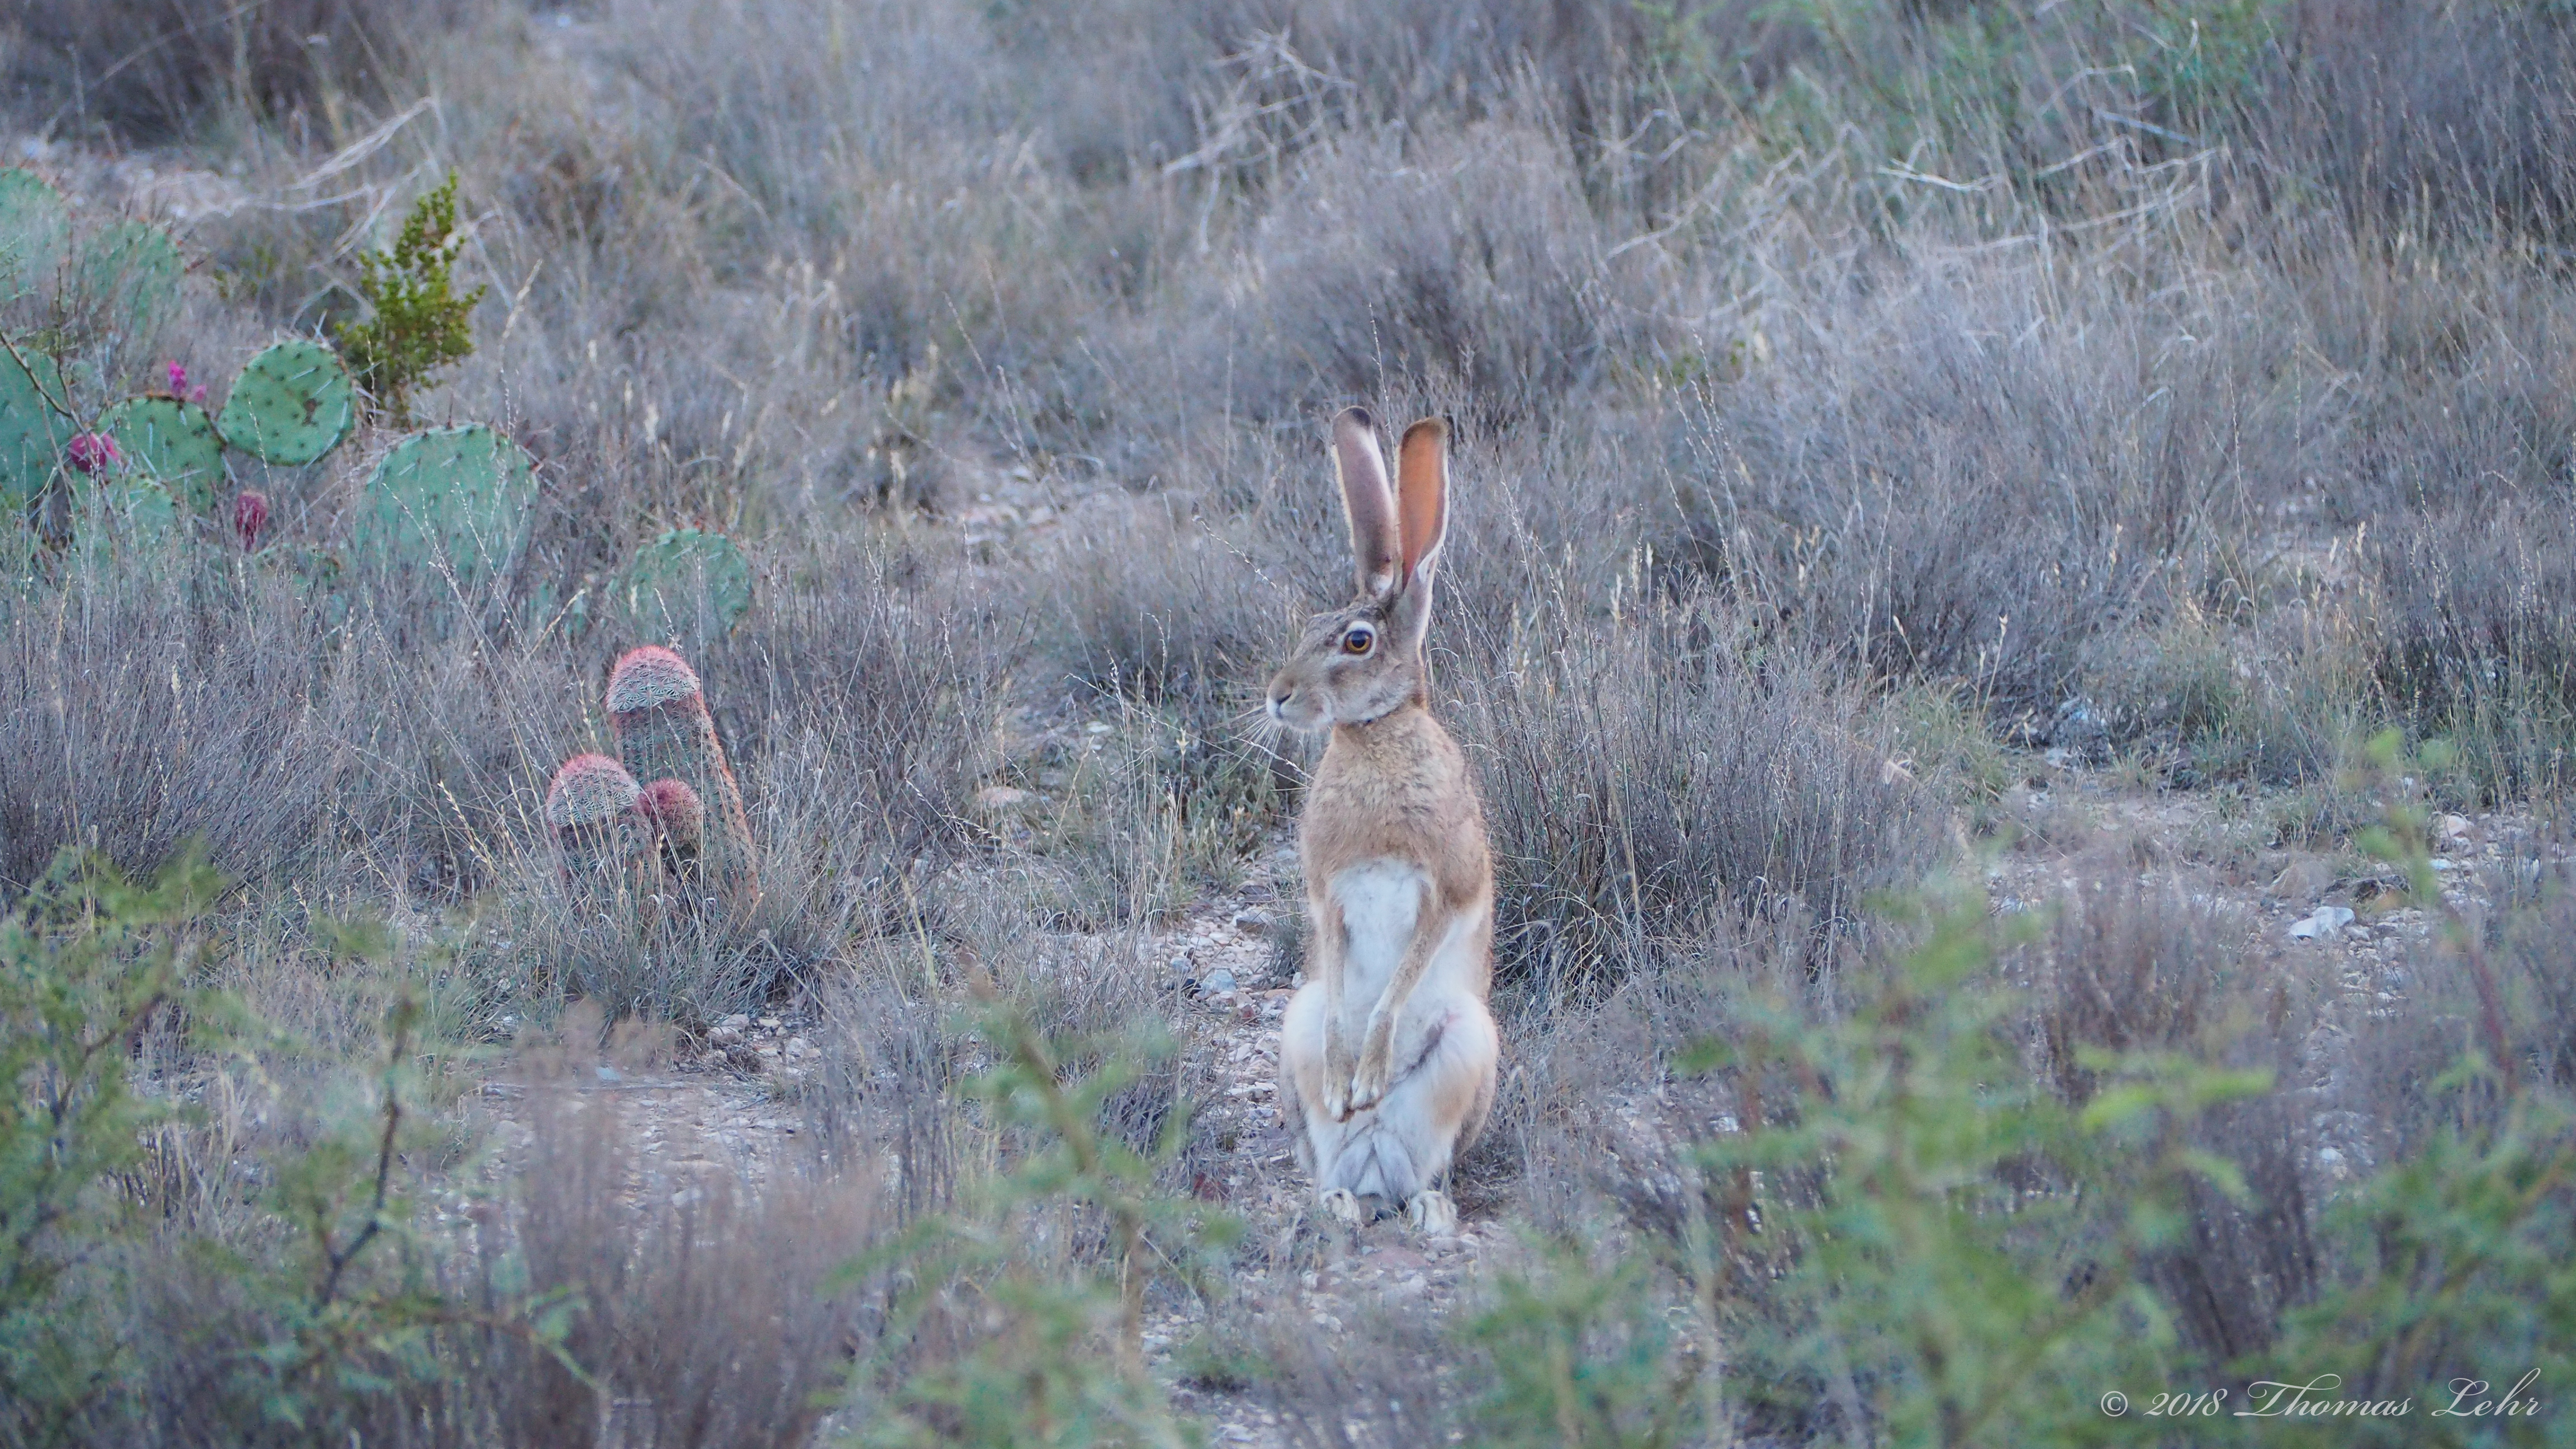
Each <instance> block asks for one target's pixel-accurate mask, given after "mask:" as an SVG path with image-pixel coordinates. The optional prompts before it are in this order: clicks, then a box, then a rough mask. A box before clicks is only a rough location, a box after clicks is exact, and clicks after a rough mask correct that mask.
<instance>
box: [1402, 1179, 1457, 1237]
mask: <svg viewBox="0 0 2576 1449" xmlns="http://www.w3.org/2000/svg"><path fill="white" fill-rule="evenodd" d="M1404 1220H1405V1221H1406V1222H1408V1223H1411V1224H1413V1229H1414V1231H1415V1232H1420V1233H1454V1232H1456V1231H1458V1205H1457V1204H1456V1203H1454V1202H1451V1201H1450V1200H1449V1194H1447V1193H1445V1192H1442V1191H1441V1190H1440V1189H1438V1188H1436V1187H1426V1188H1424V1189H1423V1190H1422V1191H1420V1192H1417V1193H1415V1194H1414V1195H1413V1201H1411V1202H1408V1203H1406V1204H1405V1205H1404Z"/></svg>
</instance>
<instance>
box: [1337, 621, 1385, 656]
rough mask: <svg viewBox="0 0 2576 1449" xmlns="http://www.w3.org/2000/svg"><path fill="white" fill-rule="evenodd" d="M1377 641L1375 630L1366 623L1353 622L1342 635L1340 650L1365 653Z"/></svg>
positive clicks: (1347, 652) (1350, 652) (1346, 652)
mask: <svg viewBox="0 0 2576 1449" xmlns="http://www.w3.org/2000/svg"><path fill="white" fill-rule="evenodd" d="M1376 643H1377V631H1376V630H1375V629H1372V628H1370V627H1369V626H1368V625H1366V624H1353V625H1352V626H1351V627H1350V628H1349V629H1348V630H1347V631H1346V632H1344V633H1343V635H1342V652H1343V653H1345V654H1366V653H1367V652H1369V650H1370V648H1372V647H1373V646H1375V645H1376Z"/></svg>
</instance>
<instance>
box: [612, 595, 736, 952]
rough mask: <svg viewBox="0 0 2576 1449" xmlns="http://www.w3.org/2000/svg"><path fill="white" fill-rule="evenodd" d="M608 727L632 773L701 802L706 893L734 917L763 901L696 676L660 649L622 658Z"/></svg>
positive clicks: (733, 790) (727, 771) (721, 751)
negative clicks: (674, 784)
mask: <svg viewBox="0 0 2576 1449" xmlns="http://www.w3.org/2000/svg"><path fill="white" fill-rule="evenodd" d="M608 719H609V723H610V724H611V725H613V726H614V727H615V728H616V730H617V753H618V755H619V757H620V758H622V759H624V760H625V762H626V768H627V769H628V770H629V771H630V772H632V773H634V774H637V775H641V776H643V777H644V778H645V779H648V780H653V781H656V782H659V781H662V780H665V779H669V780H677V781H679V782H680V783H681V784H683V785H686V786H687V787H688V788H689V790H690V791H691V793H693V794H695V795H696V796H697V797H698V800H699V802H700V804H701V807H702V812H701V813H702V818H703V821H704V824H703V826H702V834H701V837H700V844H699V852H700V860H701V865H700V867H699V868H700V869H701V870H702V871H703V872H704V877H703V879H704V888H705V889H707V890H710V891H712V892H714V893H715V894H716V895H718V896H719V897H720V898H721V899H722V900H724V901H725V902H726V904H727V906H728V907H729V908H731V909H734V910H741V909H744V908H746V907H748V906H749V905H750V904H751V903H752V902H753V901H754V900H756V899H758V897H759V894H760V867H759V857H758V852H757V851H756V849H755V848H754V846H753V844H752V839H751V821H750V818H749V817H748V816H746V815H745V814H744V813H743V808H742V789H741V787H740V786H739V785H737V784H736V783H735V782H734V777H733V767H732V766H731V765H729V764H727V763H726V761H725V754H724V745H723V744H722V742H720V741H719V740H718V739H717V738H716V724H715V720H714V719H713V718H712V717H710V716H709V715H708V713H707V701H706V696H705V694H704V693H703V692H702V691H701V690H700V689H699V687H698V674H697V671H696V670H694V669H691V668H690V667H689V665H688V661H686V660H684V659H682V658H681V657H680V656H679V655H677V654H674V653H672V652H671V651H670V650H668V649H664V648H662V647H660V646H659V645H646V646H645V647H644V648H641V649H632V650H629V651H627V653H626V656H625V657H624V658H622V659H620V660H618V661H617V668H616V669H615V670H614V671H612V672H611V673H610V674H609V676H608Z"/></svg>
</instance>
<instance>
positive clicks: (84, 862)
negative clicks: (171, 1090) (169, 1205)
mask: <svg viewBox="0 0 2576 1449" xmlns="http://www.w3.org/2000/svg"><path fill="white" fill-rule="evenodd" d="M219 884H220V883H219V881H218V880H217V878H216V877H215V874H214V872H213V871H212V870H211V869H209V868H208V867H207V865H206V863H205V859H204V857H203V856H202V854H195V853H192V854H188V855H183V856H182V857H180V859H179V860H177V861H176V862H174V863H173V864H172V865H171V866H170V867H169V868H167V869H166V870H164V871H162V872H161V874H160V875H159V876H157V877H155V878H154V879H153V881H152V882H151V883H150V884H148V885H137V884H134V883H132V882H129V881H127V880H125V879H124V878H123V877H122V876H120V875H118V874H117V873H116V872H115V870H114V869H113V868H111V867H109V866H107V865H105V864H103V863H101V862H99V861H97V860H95V859H93V858H90V857H86V856H83V855H80V854H78V853H76V852H73V851H69V850H66V851H64V852H63V853H62V854H61V855H59V856H58V857H56V859H55V861H54V865H53V868H52V869H51V870H50V871H48V872H47V873H46V875H45V877H44V879H43V880H41V881H40V882H38V883H37V885H36V887H35V889H34V890H32V891H30V892H29V893H28V895H27V896H26V898H25V899H24V900H23V901H21V902H20V903H19V904H18V907H17V909H16V910H15V911H13V912H12V913H11V914H10V916H9V917H8V919H7V920H6V921H5V922H0V1443H8V1444H46V1443H54V1442H58V1441H61V1440H63V1439H64V1438H65V1436H66V1435H67V1434H68V1433H69V1431H70V1428H71V1425H72V1424H73V1423H74V1422H75V1421H76V1420H77V1418H78V1416H79V1415H80V1414H81V1412H82V1411H83V1410H84V1409H85V1408H86V1407H87V1406H88V1405H89V1404H90V1403H92V1402H93V1401H95V1400H97V1399H99V1398H101V1397H103V1396H105V1395H107V1394H109V1393H111V1392H112V1391H113V1390H114V1389H115V1388H116V1385H117V1362H116V1356H117V1343H116V1337H115V1335H114V1333H113V1332H112V1331H111V1322H110V1319H109V1318H108V1316H107V1314H106V1313H105V1312H104V1311H103V1309H104V1304H102V1303H100V1302H94V1301H86V1300H88V1299H89V1297H90V1296H91V1294H92V1292H93V1291H94V1289H93V1286H92V1284H91V1283H90V1282H88V1281H86V1280H84V1279H82V1278H81V1277H79V1276H78V1275H76V1274H75V1272H74V1269H75V1268H76V1267H77V1266H78V1265H79V1264H81V1263H82V1262H83V1261H84V1260H85V1259H88V1258H90V1257H92V1256H94V1255H99V1254H102V1253H105V1252H108V1251H109V1250H111V1249H112V1247H113V1246H114V1245H115V1244H116V1242H117V1241H118V1240H119V1239H120V1238H121V1237H123V1236H125V1235H127V1234H130V1233H132V1232H134V1231H136V1230H137V1228H136V1224H135V1223H134V1221H133V1219H132V1217H131V1215H130V1208H131V1204H130V1203H129V1202H127V1201H126V1200H124V1198H123V1197H122V1195H121V1194H119V1193H118V1192H117V1191H116V1189H115V1186H114V1179H115V1177H116V1175H117V1174H119V1173H123V1172H126V1171H128V1170H130V1169H132V1168H133V1167H134V1166H136V1165H137V1164H138V1163H139V1162H140V1161H141V1160H142V1157H143V1144H142V1133H143V1132H144V1130H145V1129H146V1128H148V1127H149V1126H151V1125H152V1124H154V1123H156V1122H159V1121H162V1120H165V1119H167V1118H168V1117H170V1116H171V1115H172V1114H173V1111H174V1110H175V1109H174V1108H173V1106H172V1105H171V1103H170V1102H169V1101H168V1100H167V1099H157V1098H155V1097H152V1096H150V1095H147V1094H145V1093H142V1092H139V1091H137V1090H136V1087H135V1084H134V1082H133V1081H132V1080H131V1079H130V1075H129V1072H128V1058H129V1056H130V1054H131V1053H132V1052H133V1051H134V1049H135V1046H136V1043H137V1041H138V1039H139V1038H141V1037H142V1036H143V1035H144V1034H145V1033H146V1032H147V1031H149V1030H150V1029H152V1027H153V1025H154V1023H155V1021H156V1019H158V1018H160V1017H162V1016H163V1015H165V1014H166V1013H168V1012H169V1011H170V1009H171V1008H173V1006H174V1004H175V1003H180V1002H183V1001H184V999H185V996H186V987H185V977H186V974H187V968H186V958H187V955H188V953H189V950H190V948H191V947H192V946H193V944H194V940H193V932H192V930H191V927H192V925H193V923H194V922H195V921H196V920H197V918H198V916H199V915H200V914H201V913H202V912H203V911H204V910H205V908H206V906H207V905H208V903H209V902H211V901H212V899H213V898H214V895H215V893H216V890H217V889H218V887H219Z"/></svg>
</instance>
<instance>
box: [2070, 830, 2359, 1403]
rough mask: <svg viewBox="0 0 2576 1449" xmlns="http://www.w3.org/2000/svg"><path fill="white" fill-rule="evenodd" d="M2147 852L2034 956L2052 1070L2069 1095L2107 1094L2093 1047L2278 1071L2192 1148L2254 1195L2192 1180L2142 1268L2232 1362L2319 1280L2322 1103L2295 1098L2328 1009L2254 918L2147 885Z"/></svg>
mask: <svg viewBox="0 0 2576 1449" xmlns="http://www.w3.org/2000/svg"><path fill="white" fill-rule="evenodd" d="M2147 854H2148V852H2147V850H2146V847H2145V843H2144V842H2133V843H2131V844H2130V845H2129V846H2127V847H2126V848H2119V849H2113V850H2111V851H2108V852H2105V853H2104V854H2103V855H2102V856H2101V857H2099V858H2097V859H2095V860H2094V861H2092V862H2089V863H2087V864H2086V865H2085V866H2083V867H2082V868H2080V869H2079V870H2078V872H2077V876H2076V883H2075V885H2074V887H2073V889H2072V890H2071V891H2069V892H2068V893H2067V894H2066V895H2064V896H2063V897H2061V898H2059V899H2058V900H2057V901H2055V902H2053V905H2054V908H2055V916H2054V919H2052V920H2051V921H2050V923H2049V924H2048V926H2047V927H2045V928H2044V934H2043V935H2042V936H2041V938H2040V940H2039V941H2038V943H2036V944H2035V945H2034V946H2032V947H2030V948H2029V949H2028V951H2027V954H2026V960H2027V962H2028V968H2029V969H2030V970H2031V972H2032V974H2033V975H2034V977H2035V978H2036V981H2035V984H2036V986H2037V993H2036V994H2037V1002H2036V1004H2037V1007H2038V1018H2039V1020H2038V1026H2039V1033H2038V1034H2039V1040H2040V1043H2041V1049H2042V1052H2043V1055H2044V1057H2045V1070H2046V1071H2047V1073H2048V1075H2049V1079H2050V1080H2051V1081H2052V1082H2053V1083H2054V1085H2055V1087H2056V1089H2057V1090H2058V1092H2059V1093H2061V1094H2062V1095H2064V1096H2065V1097H2066V1098H2067V1100H2069V1101H2072V1102H2077V1103H2082V1102H2086V1101H2090V1100H2091V1099H2092V1098H2093V1096H2094V1095H2095V1094H2096V1093H2097V1092H2099V1091H2100V1090H2101V1089H2102V1088H2103V1086H2104V1085H2105V1083H2104V1079H2103V1077H2102V1075H2101V1069H2100V1067H2099V1064H2098V1062H2088V1061H2087V1060H2086V1058H2087V1055H2088V1054H2089V1053H2109V1054H2114V1055H2125V1054H2131V1053H2181V1054H2184V1055H2187V1056H2190V1057H2192V1058H2195V1059H2198V1060H2204V1061H2211V1062H2217V1063H2221V1064H2224V1065H2226V1066H2229V1067H2236V1068H2246V1067H2251V1068H2256V1069H2259V1070H2262V1071H2265V1072H2268V1073H2270V1074H2271V1075H2272V1078H2273V1084H2272V1087H2271V1089H2270V1090H2269V1091H2268V1092H2265V1093H2263V1094H2261V1095H2258V1096H2254V1097H2250V1098H2245V1099H2241V1100H2237V1101H2231V1102H2228V1103H2225V1104H2224V1105H2222V1106H2220V1107H2218V1108H2217V1109H2215V1110H2213V1111H2211V1112H2209V1113H2206V1114H2204V1115H2203V1116H2202V1117H2201V1118H2200V1120H2199V1121H2198V1122H2197V1123H2196V1124H2195V1125H2194V1127H2193V1132H2192V1136H2193V1142H2194V1145H2195V1146H2197V1147H2199V1148H2201V1149H2202V1150H2205V1151H2208V1152H2210V1153H2212V1154H2214V1155H2216V1156H2217V1157H2220V1158H2223V1159H2225V1160H2226V1161H2227V1162H2229V1163H2231V1164H2232V1165H2233V1166H2234V1167H2235V1169H2236V1171H2237V1172H2238V1173H2239V1174H2240V1175H2241V1177H2242V1179H2243V1182H2244V1186H2245V1193H2244V1195H2243V1197H2241V1198H2237V1197H2233V1196H2231V1195H2230V1194H2228V1193H2227V1192H2225V1191H2223V1190H2221V1189H2220V1188H2219V1187H2218V1186H2216V1185H2215V1184H2213V1183H2210V1182H2206V1181H2198V1180H2196V1181H2195V1182H2194V1183H2193V1185H2192V1187H2191V1188H2190V1189H2189V1192H2188V1197H2189V1212H2190V1228H2189V1231H2188V1233H2187V1234H2186V1236H2185V1240H2184V1241H2183V1242H2182V1243H2180V1244H2178V1245H2176V1246H2175V1247H2173V1248H2170V1249H2167V1250H2164V1251H2160V1252H2158V1253H2156V1254H2155V1255H2153V1257H2152V1259H2151V1260H2150V1262H2149V1263H2148V1264H2147V1267H2146V1277H2147V1279H2148V1281H2149V1282H2151V1283H2153V1284H2154V1285H2155V1287H2156V1288H2157V1289H2158V1291H2159V1292H2160V1293H2161V1294H2162V1295H2163V1298H2164V1301H2165V1302H2166V1303H2167V1304H2169V1305H2171V1307H2172V1308H2173V1310H2174V1312H2175V1314H2176V1316H2177V1318H2178V1319H2179V1321H2180V1326H2181V1327H2182V1330H2183V1332H2184V1334H2185V1335H2186V1337H2187V1338H2188V1339H2189V1341H2190V1342H2191V1344H2192V1346H2193V1347H2194V1348H2195V1349H2197V1350H2198V1351H2200V1352H2202V1353H2205V1354H2207V1355H2209V1356H2210V1357H2211V1358H2212V1359H2213V1360H2215V1361H2220V1362H2226V1361H2232V1360H2235V1359H2237V1358H2238V1357H2240V1356H2242V1355H2244V1354H2248V1353H2253V1352H2256V1351H2258V1350H2260V1349H2262V1348H2263V1347H2265V1346H2266V1345H2267V1344H2269V1343H2270V1341H2271V1339H2272V1336H2273V1334H2274V1333H2275V1332H2276V1331H2277V1329H2278V1327H2279V1324H2280V1321H2281V1315H2282V1314H2283V1313H2284V1312H2286V1311H2288V1310H2289V1309H2291V1308H2293V1307H2296V1306H2297V1305H2299V1304H2301V1303H2304V1302H2306V1301H2307V1300H2308V1299H2309V1298H2310V1297H2312V1296H2313V1295H2314V1294H2315V1293H2316V1291H2317V1289H2318V1286H2319V1284H2320V1281H2321V1279H2320V1273H2321V1267H2320V1259H2319V1254H2318V1249H2317V1244H2316V1242H2315V1241H2314V1239H2313V1237H2312V1235H2311V1226H2312V1223H2313V1220H2314V1218H2313V1212H2314V1201H2313V1200H2314V1198H2315V1197H2316V1195H2317V1189H2316V1187H2315V1186H2313V1185H2312V1184H2311V1182H2310V1174H2311V1173H2312V1172H2313V1170H2314V1169H2313V1166H2312V1165H2311V1164H2312V1162H2313V1150H2314V1147H2315V1142H2314V1133H2313V1129H2312V1127H2311V1125H2310V1123H2309V1120H2308V1119H2309V1117H2310V1114H2311V1112H2312V1110H2313V1109H2312V1107H2311V1106H2310V1105H2309V1099H2308V1097H2307V1094H2306V1093H2304V1092H2302V1091H2300V1090H2299V1088H2298V1082H2299V1075H2300V1066H2301V1062H2302V1059H2303V1055H2304V1052H2305V1049H2306V1042H2305V1040H2304V1037H2305V1032H2306V1029H2307V1025H2308V1023H2309V1022H2311V1021H2312V1020H2313V1019H2314V1016H2315V1013H2316V1009H2317V1004H2318V1003H2317V1002H2316V1000H2315V999H2314V993H2313V992H2312V991H2311V990H2310V989H2309V988H2308V987H2307V985H2306V983H2304V982H2302V981H2301V980H2300V979H2299V978H2298V976H2297V974H2296V973H2295V972H2294V971H2293V970H2292V969H2291V968H2290V967H2289V965H2288V963H2286V962H2283V961H2279V960H2274V959H2267V957H2266V955H2265V953H2263V952H2262V950H2261V949H2260V948H2259V947H2258V946H2256V945H2255V944H2254V941H2253V937H2254V933H2255V925H2256V923H2255V922H2254V921H2253V920H2251V919H2249V918H2248V917H2247V916H2246V915H2245V913H2243V912H2242V911H2241V910H2238V909H2237V908H2235V907H2233V906H2230V905H2227V904H2225V903H2223V902H2221V901H2219V900H2218V899H2217V898H2215V897H2214V896H2213V895H2211V894H2209V893H2208V892H2207V891H2206V890H2205V889H2204V890H2202V891H2199V892H2195V891H2194V890H2193V889H2192V887H2191V882H2190V881H2189V880H2188V879H2187V878H2174V877H2171V876H2168V877H2167V878H2165V879H2163V880H2157V879H2155V878H2153V877H2152V876H2149V877H2145V878H2142V877H2141V876H2140V875H2139V874H2138V867H2139V866H2142V865H2146V864H2148V863H2149V861H2148V860H2147V859H2142V858H2141V857H2142V856H2144V855H2147Z"/></svg>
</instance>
